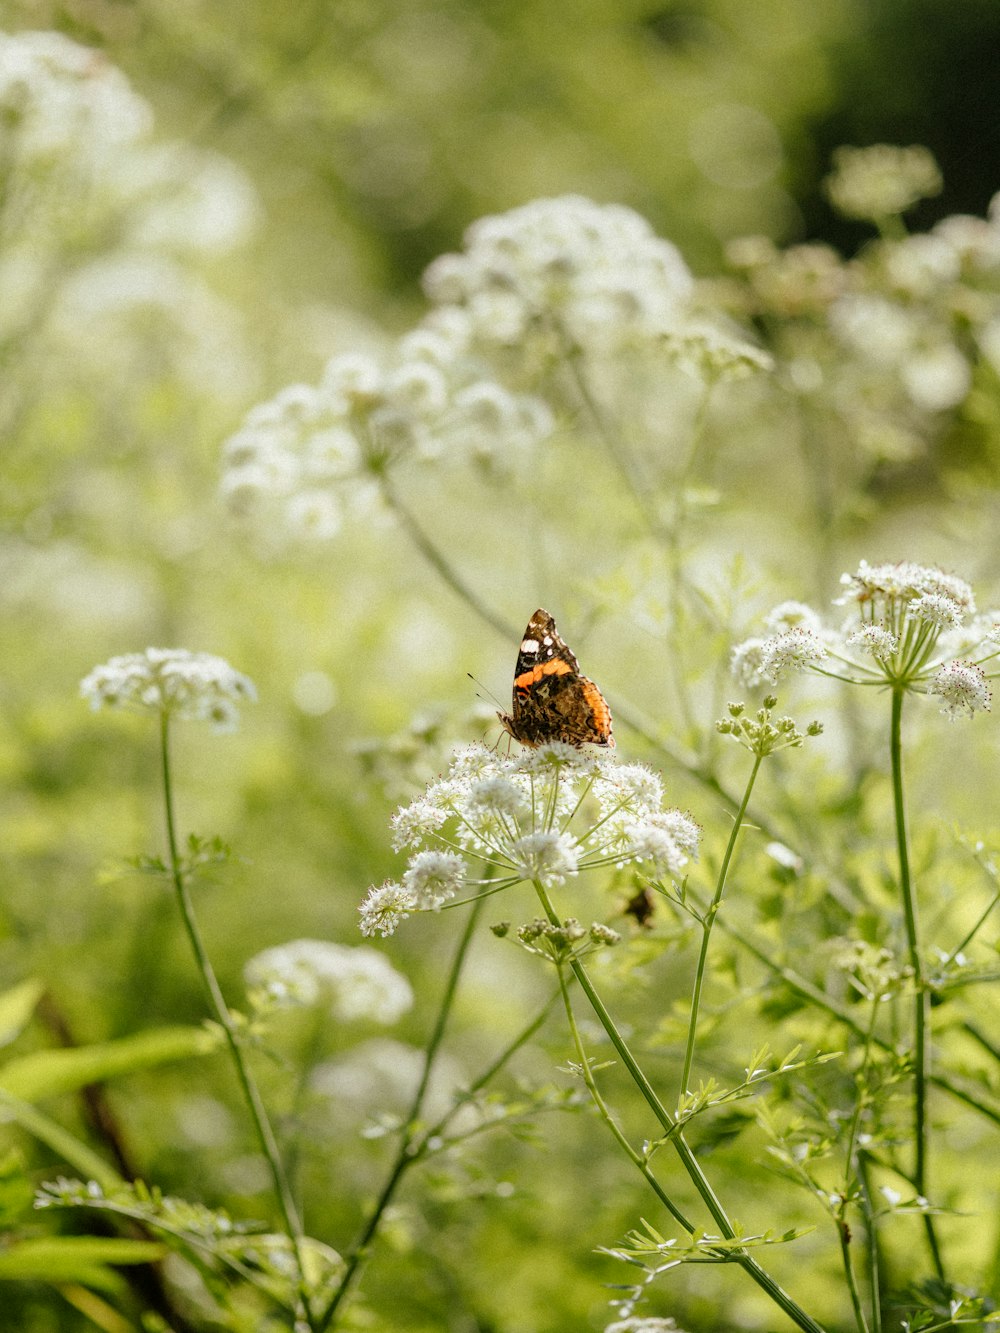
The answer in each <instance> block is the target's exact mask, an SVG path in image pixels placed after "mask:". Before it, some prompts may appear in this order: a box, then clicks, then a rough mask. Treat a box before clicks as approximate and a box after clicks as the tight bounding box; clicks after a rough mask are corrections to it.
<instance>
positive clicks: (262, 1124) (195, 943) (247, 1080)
mask: <svg viewBox="0 0 1000 1333" xmlns="http://www.w3.org/2000/svg"><path fill="white" fill-rule="evenodd" d="M160 756H161V764H162V775H163V798H164V807H165V811H166V823H167V846H168V849H169V854H170V878H171V881H172V883H173V886H174V895H175V897H176V899H177V906H178V908H179V910H180V914H181V919H182V921H183V922H184V930H185V932H186V933H187V937H188V941H189V943H190V945H191V949H192V952H193V953H194V956H195V962H196V963H197V967H198V971H199V973H200V975H201V980H202V985H203V986H204V989H205V995H206V997H207V999H208V1003H209V1007H210V1008H211V1010H212V1012H213V1014H214V1016H215V1018H216V1020H217V1022H218V1023H219V1026H220V1027H221V1028H222V1031H223V1033H224V1034H225V1038H226V1045H227V1046H228V1047H229V1053H230V1055H231V1056H232V1060H233V1065H234V1067H235V1069H236V1077H237V1080H238V1081H239V1085H240V1089H241V1091H242V1093H243V1099H244V1101H245V1102H246V1105H247V1108H248V1110H249V1112H250V1118H251V1120H252V1122H253V1127H254V1131H255V1133H256V1136H257V1142H258V1144H259V1145H260V1150H261V1152H262V1153H263V1154H264V1157H265V1159H266V1161H267V1164H268V1167H269V1169H270V1173H271V1180H272V1183H273V1185H274V1192H275V1195H276V1197H277V1200H278V1207H279V1209H280V1210H281V1216H282V1219H283V1221H284V1224H285V1232H286V1234H287V1236H288V1238H289V1240H290V1241H291V1243H292V1246H293V1248H294V1250H295V1258H296V1264H297V1267H298V1291H299V1300H300V1301H301V1303H302V1308H303V1312H304V1314H305V1317H306V1322H307V1323H308V1325H309V1328H310V1329H311V1330H313V1333H317V1325H316V1322H315V1318H314V1316H313V1312H312V1309H311V1306H310V1303H309V1295H308V1290H307V1284H306V1276H305V1274H306V1268H305V1262H304V1258H303V1245H302V1242H303V1239H304V1232H303V1229H302V1222H301V1220H300V1218H299V1213H298V1209H297V1208H296V1205H295V1200H294V1198H293V1197H292V1191H291V1187H290V1186H289V1183H288V1178H287V1176H286V1175H285V1170H284V1167H283V1165H282V1162H281V1154H280V1152H279V1150H278V1144H277V1140H276V1139H275V1137H274V1131H273V1130H272V1128H271V1123H270V1121H269V1120H268V1117H267V1111H266V1110H265V1109H264V1103H263V1101H262V1099H261V1095H260V1092H259V1090H258V1088H257V1084H256V1082H255V1081H254V1077H253V1075H252V1074H251V1072H250V1067H249V1065H248V1064H247V1060H246V1056H245V1055H244V1052H243V1046H242V1042H241V1039H240V1034H239V1032H238V1031H237V1029H236V1026H235V1024H234V1022H233V1017H232V1014H231V1013H230V1011H229V1006H228V1005H227V1004H226V1001H225V997H224V996H223V994H222V989H221V987H220V986H219V982H218V979H217V978H216V975H215V969H214V968H213V967H212V963H211V960H210V959H209V956H208V952H207V950H206V948H205V945H204V941H203V940H202V938H201V931H200V930H199V928H198V922H197V918H196V917H195V914H194V903H193V902H192V900H191V894H190V892H189V890H188V886H187V880H186V877H185V874H184V870H183V867H182V864H181V857H180V851H179V849H178V844H177V825H176V820H175V818H174V795H173V782H172V779H171V771H170V717H169V714H168V712H167V711H166V710H165V709H164V710H163V711H162V712H161V713H160Z"/></svg>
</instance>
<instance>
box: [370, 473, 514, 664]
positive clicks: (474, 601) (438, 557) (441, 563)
mask: <svg viewBox="0 0 1000 1333" xmlns="http://www.w3.org/2000/svg"><path fill="white" fill-rule="evenodd" d="M379 485H380V487H381V491H382V497H383V499H384V500H385V502H386V505H387V506H388V507H389V509H390V510H391V511H392V513H393V514H394V515H395V517H396V518H397V520H398V521H399V524H400V526H401V527H402V529H403V531H404V532H405V533H406V535H407V536H408V537H409V539H410V540H411V541H412V542H413V544H414V546H415V547H416V548H417V550H418V551H419V552H420V554H421V555H422V556H423V557H424V559H425V560H426V561H427V563H428V564H429V565H431V566H432V568H433V569H434V570H435V572H436V573H437V574H439V575H440V577H441V578H442V579H443V580H444V581H445V583H446V584H447V585H448V587H449V588H450V589H451V590H452V592H453V593H455V594H456V596H458V597H459V598H460V599H461V600H462V601H463V602H465V604H466V606H468V607H470V608H471V609H472V610H473V611H475V613H476V615H477V616H478V617H479V618H480V620H482V621H484V622H485V623H486V624H487V625H489V626H491V628H493V629H495V630H496V632H497V633H498V634H500V635H502V636H503V637H504V638H505V639H516V638H517V635H518V631H517V630H516V629H514V628H512V627H511V626H510V625H508V624H507V623H506V621H504V620H503V619H502V618H501V617H500V616H498V615H496V614H495V613H494V612H493V611H492V610H491V609H490V607H488V606H487V605H486V603H485V602H483V601H481V600H480V599H479V597H478V596H477V595H476V594H475V593H474V592H473V591H472V589H471V588H470V587H469V585H468V584H467V583H466V582H465V581H464V580H463V579H462V578H461V577H460V576H459V574H458V573H457V572H456V570H455V569H454V568H453V567H452V565H451V563H450V561H449V560H447V559H446V557H445V556H444V555H443V554H442V552H441V551H440V550H438V548H437V546H435V544H434V543H433V541H431V539H430V537H428V536H427V534H426V533H425V532H424V530H423V528H422V527H421V526H420V524H419V523H418V522H417V520H416V519H415V518H414V517H413V515H412V514H411V513H410V511H409V509H407V507H406V505H404V504H403V502H402V500H400V498H399V496H398V495H397V494H396V491H395V489H394V488H393V486H392V485H391V483H390V481H389V478H388V477H387V476H386V475H385V473H382V474H380V476H379Z"/></svg>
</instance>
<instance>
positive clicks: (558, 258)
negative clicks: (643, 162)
mask: <svg viewBox="0 0 1000 1333" xmlns="http://www.w3.org/2000/svg"><path fill="white" fill-rule="evenodd" d="M424 289H425V291H426V292H427V295H428V296H429V298H430V299H431V301H433V302H434V303H435V305H438V306H442V307H457V308H459V309H461V310H462V311H463V312H464V314H465V315H466V317H467V319H468V320H469V322H470V324H471V326H472V328H473V330H474V334H475V339H476V342H477V344H478V345H480V346H482V347H484V348H488V349H491V350H493V351H505V352H509V353H514V354H516V355H517V356H518V357H519V358H520V360H521V362H522V364H523V365H524V366H526V367H539V366H544V365H546V364H548V363H549V362H550V361H551V359H552V358H553V357H556V358H561V357H565V355H566V352H567V348H580V349H583V350H584V351H587V352H604V351H609V350H614V349H615V348H618V347H621V346H623V345H624V346H627V345H629V344H632V343H635V342H636V341H640V342H645V341H647V340H648V339H649V338H650V337H655V336H657V335H659V334H662V333H663V332H664V331H665V330H667V329H671V328H675V327H676V326H677V325H678V323H680V322H681V321H682V319H683V318H684V317H685V315H686V312H687V307H688V302H689V299H690V296H691V292H692V289H693V279H692V277H691V274H690V272H689V271H688V268H687V266H686V264H685V263H684V260H683V259H682V257H681V254H680V252H679V251H678V250H677V248H676V247H675V246H673V245H671V244H670V242H669V241H665V240H662V239H661V238H660V237H658V236H656V235H655V233H654V232H653V230H652V228H651V227H650V225H649V223H648V222H646V220H645V219H644V218H642V217H640V216H639V214H638V213H635V212H633V211H632V210H631V209H629V208H625V207H622V206H621V205H617V204H597V203H594V202H593V201H592V200H590V199H585V198H582V197H581V196H578V195H564V196H562V197H560V198H555V199H535V200H533V201H532V202H531V203H529V204H525V205H523V206H522V207H520V208H515V209H512V210H511V211H510V212H508V213H500V214H495V215H492V216H489V217H484V218H480V219H479V220H478V221H477V222H475V223H473V225H472V226H471V227H470V228H469V230H468V231H467V232H466V235H465V249H464V251H463V252H462V253H461V254H448V255H442V256H441V257H440V258H438V259H436V260H435V261H434V262H433V263H432V264H431V265H430V267H429V268H428V269H427V272H426V273H425V275H424Z"/></svg>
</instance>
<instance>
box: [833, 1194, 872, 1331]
mask: <svg viewBox="0 0 1000 1333" xmlns="http://www.w3.org/2000/svg"><path fill="white" fill-rule="evenodd" d="M837 1233H838V1235H839V1237H840V1258H841V1262H842V1263H843V1265H844V1273H845V1275H846V1277H847V1290H848V1291H849V1292H850V1294H851V1306H852V1308H853V1310H854V1322H855V1323H856V1324H857V1326H858V1333H869V1330H868V1321H867V1319H865V1312H864V1307H863V1306H862V1304H861V1292H860V1291H859V1290H858V1279H857V1277H856V1276H855V1273H854V1265H853V1263H852V1262H851V1251H850V1245H851V1233H850V1230H849V1229H848V1226H847V1222H846V1221H845V1220H843V1219H840V1220H839V1221H838V1222H837Z"/></svg>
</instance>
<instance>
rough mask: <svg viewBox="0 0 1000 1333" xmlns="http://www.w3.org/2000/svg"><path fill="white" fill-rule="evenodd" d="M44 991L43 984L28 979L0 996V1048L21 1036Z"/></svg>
mask: <svg viewBox="0 0 1000 1333" xmlns="http://www.w3.org/2000/svg"><path fill="white" fill-rule="evenodd" d="M44 990H45V986H44V983H43V982H41V981H38V980H37V979H34V978H31V977H29V978H28V980H27V981H22V982H21V984H20V985H19V986H13V987H12V988H11V989H10V990H8V991H4V993H3V994H2V995H0V1046H9V1045H10V1043H11V1042H12V1041H14V1039H15V1038H16V1037H19V1036H20V1035H21V1033H22V1031H23V1030H24V1028H25V1027H26V1026H27V1024H28V1022H29V1021H30V1019H31V1015H32V1014H33V1013H34V1012H35V1005H36V1004H37V1003H38V1001H39V1000H40V999H41V998H42V993H43V991H44Z"/></svg>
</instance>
